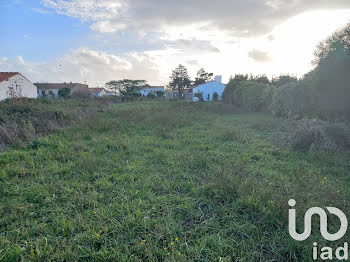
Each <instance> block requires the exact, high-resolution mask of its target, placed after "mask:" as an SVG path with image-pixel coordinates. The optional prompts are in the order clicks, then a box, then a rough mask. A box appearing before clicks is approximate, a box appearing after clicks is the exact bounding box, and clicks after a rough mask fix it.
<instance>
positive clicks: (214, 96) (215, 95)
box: [213, 92, 219, 102]
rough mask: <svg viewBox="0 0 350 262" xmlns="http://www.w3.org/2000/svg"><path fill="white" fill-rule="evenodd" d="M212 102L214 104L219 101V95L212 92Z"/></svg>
mask: <svg viewBox="0 0 350 262" xmlns="http://www.w3.org/2000/svg"><path fill="white" fill-rule="evenodd" d="M213 101H215V102H217V101H219V95H218V93H216V92H214V94H213Z"/></svg>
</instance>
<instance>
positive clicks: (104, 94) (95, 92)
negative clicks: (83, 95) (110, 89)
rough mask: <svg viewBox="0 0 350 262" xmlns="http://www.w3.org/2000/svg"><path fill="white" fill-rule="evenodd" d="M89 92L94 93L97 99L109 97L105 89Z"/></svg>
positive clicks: (91, 89) (93, 89) (95, 89)
mask: <svg viewBox="0 0 350 262" xmlns="http://www.w3.org/2000/svg"><path fill="white" fill-rule="evenodd" d="M89 90H90V92H91V93H92V95H93V96H96V97H101V96H106V95H107V92H106V90H105V89H104V88H103V87H96V88H89Z"/></svg>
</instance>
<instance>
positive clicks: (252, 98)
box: [234, 81, 274, 112]
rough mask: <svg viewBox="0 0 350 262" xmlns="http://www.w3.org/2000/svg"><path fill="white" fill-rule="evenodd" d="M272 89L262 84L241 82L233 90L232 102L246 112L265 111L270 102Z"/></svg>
mask: <svg viewBox="0 0 350 262" xmlns="http://www.w3.org/2000/svg"><path fill="white" fill-rule="evenodd" d="M273 89H274V88H273V87H272V86H269V85H266V84H263V83H257V82H252V81H246V82H242V83H240V84H238V85H237V87H236V88H235V90H234V101H235V103H236V104H237V105H238V106H240V107H242V108H244V109H246V110H248V111H254V112H257V111H266V110H267V109H268V105H269V103H270V102H269V101H271V100H272V94H273Z"/></svg>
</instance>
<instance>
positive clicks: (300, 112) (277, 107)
mask: <svg viewBox="0 0 350 262" xmlns="http://www.w3.org/2000/svg"><path fill="white" fill-rule="evenodd" d="M349 39H350V24H349V25H347V26H346V27H344V28H343V29H341V30H339V31H337V32H335V33H334V34H333V35H332V36H331V37H329V38H328V39H326V40H325V41H323V42H321V43H320V44H319V45H318V47H317V49H316V51H315V60H314V62H313V63H314V66H315V68H314V69H313V70H312V71H311V72H309V73H308V74H306V75H305V76H304V77H303V78H301V79H299V80H298V79H297V78H296V77H294V76H290V75H282V76H279V77H276V78H273V79H272V81H271V82H270V81H269V80H268V79H267V78H265V77H263V76H257V77H255V76H250V77H248V75H235V77H234V78H231V79H230V81H229V83H228V85H227V88H226V90H225V92H224V94H223V100H224V102H225V103H229V104H233V105H238V106H240V107H242V108H245V109H247V110H250V111H265V110H266V108H270V110H271V112H272V113H273V114H275V115H276V116H280V117H288V118H294V119H300V118H303V117H304V118H305V117H307V118H313V117H317V118H320V119H323V120H328V121H341V122H344V121H350V103H349V101H350V85H349V83H350V76H349V74H348V72H349V71H350V49H349V46H350V44H349V41H350V40H349ZM248 82H249V83H248ZM258 84H263V85H272V86H275V87H276V88H275V89H274V92H273V94H272V95H271V92H272V90H273V89H272V88H268V89H265V90H268V95H267V94H266V93H265V92H263V90H262V89H264V88H263V86H262V85H260V86H261V87H262V88H261V89H259V88H258ZM253 87H255V88H253ZM262 104H264V106H262Z"/></svg>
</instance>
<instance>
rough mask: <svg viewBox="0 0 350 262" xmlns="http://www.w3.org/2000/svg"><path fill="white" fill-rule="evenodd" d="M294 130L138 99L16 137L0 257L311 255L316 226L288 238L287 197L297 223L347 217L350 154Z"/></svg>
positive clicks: (7, 171) (272, 121)
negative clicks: (324, 214)
mask: <svg viewBox="0 0 350 262" xmlns="http://www.w3.org/2000/svg"><path fill="white" fill-rule="evenodd" d="M289 132H290V128H289V126H288V122H287V121H285V120H281V119H279V118H276V117H273V116H271V115H270V114H268V113H244V112H237V111H235V109H234V108H230V107H229V106H228V107H226V106H224V105H222V104H220V103H197V104H194V103H179V102H143V103H137V104H135V103H130V104H127V103H126V104H112V105H109V106H104V107H100V108H99V110H96V113H95V114H94V116H92V117H91V118H90V119H88V120H86V121H85V122H80V123H77V124H75V125H73V126H69V127H68V126H67V127H65V128H63V129H61V130H60V131H58V132H56V133H52V134H49V135H46V136H43V137H40V138H35V139H32V140H30V141H29V142H27V143H22V144H17V145H14V146H12V147H10V148H8V149H7V150H6V151H4V152H2V154H1V155H0V198H1V202H0V261H311V249H312V243H313V242H314V241H315V240H317V241H318V243H319V245H322V241H320V239H321V237H320V234H319V233H318V232H319V230H314V233H313V235H312V237H310V238H309V239H308V240H307V241H304V242H297V241H294V240H293V239H292V238H291V237H290V236H289V234H288V208H289V207H288V200H289V199H291V198H293V199H295V200H296V201H297V206H296V208H297V216H298V221H299V222H302V221H303V216H302V214H303V212H305V210H306V209H308V208H310V207H312V206H320V207H325V206H336V207H338V208H340V209H341V210H343V211H344V212H345V213H346V214H349V215H350V206H349V203H348V201H347V200H348V199H349V197H350V186H349V185H350V176H349V174H350V172H349V171H350V165H349V163H350V161H349V160H350V155H349V154H348V153H346V152H332V153H331V152H328V153H327V152H322V151H317V150H315V151H297V150H293V149H291V148H290V147H289V146H288V139H287V138H288V137H289ZM330 218H331V219H330V227H334V228H336V227H337V225H338V224H337V223H338V221H337V220H336V219H333V217H330ZM333 220H334V221H333ZM313 225H314V227H315V229H317V223H313ZM345 240H347V241H349V240H350V238H349V234H347V235H346V236H345V237H344V239H342V240H340V241H337V242H335V243H333V244H332V245H334V246H339V245H341V244H342V243H343V242H344V241H345ZM323 244H326V243H323ZM327 245H329V243H328V244H327Z"/></svg>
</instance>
